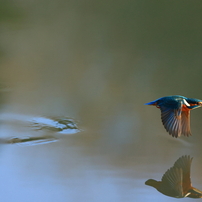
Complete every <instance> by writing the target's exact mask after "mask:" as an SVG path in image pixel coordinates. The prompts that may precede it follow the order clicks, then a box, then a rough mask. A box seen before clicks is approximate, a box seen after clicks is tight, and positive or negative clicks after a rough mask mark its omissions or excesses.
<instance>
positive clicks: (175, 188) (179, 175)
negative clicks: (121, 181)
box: [145, 155, 202, 198]
mask: <svg viewBox="0 0 202 202" xmlns="http://www.w3.org/2000/svg"><path fill="white" fill-rule="evenodd" d="M192 159H193V158H191V157H190V156H186V155H185V156H182V157H180V158H179V159H178V160H177V161H176V162H175V164H174V166H173V167H171V168H170V169H168V170H167V171H166V172H165V174H164V175H163V177H162V179H161V181H156V180H153V179H149V180H147V181H146V182H145V184H146V185H149V186H152V187H154V188H156V189H157V190H158V191H159V192H161V193H162V194H164V195H166V196H171V197H175V198H184V197H189V198H202V192H201V191H200V190H198V189H196V188H194V187H192V183H191V178H190V169H191V163H192Z"/></svg>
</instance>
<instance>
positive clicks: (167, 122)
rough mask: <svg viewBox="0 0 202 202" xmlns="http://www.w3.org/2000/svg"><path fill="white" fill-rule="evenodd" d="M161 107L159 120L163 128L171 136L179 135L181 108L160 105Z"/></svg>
mask: <svg viewBox="0 0 202 202" xmlns="http://www.w3.org/2000/svg"><path fill="white" fill-rule="evenodd" d="M160 109H161V120H162V122H163V125H164V127H165V129H166V130H167V131H168V133H169V134H170V135H172V136H173V137H176V138H177V137H179V136H180V135H181V133H182V122H181V109H171V108H165V107H160Z"/></svg>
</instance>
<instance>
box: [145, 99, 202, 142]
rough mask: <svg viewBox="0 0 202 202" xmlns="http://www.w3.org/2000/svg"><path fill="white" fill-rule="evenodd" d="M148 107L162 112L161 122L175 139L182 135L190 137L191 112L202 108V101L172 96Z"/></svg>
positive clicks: (155, 101)
mask: <svg viewBox="0 0 202 202" xmlns="http://www.w3.org/2000/svg"><path fill="white" fill-rule="evenodd" d="M146 105H154V106H156V107H157V108H160V110H161V120H162V122H163V125H164V127H165V129H166V130H167V132H168V133H169V134H170V135H172V136H173V137H176V138H177V137H179V136H180V135H181V134H183V135H184V136H190V135H191V130H190V110H192V109H195V108H197V107H201V106H202V100H199V99H194V98H186V97H184V96H181V95H172V96H166V97H162V98H159V99H157V100H154V101H152V102H149V103H146Z"/></svg>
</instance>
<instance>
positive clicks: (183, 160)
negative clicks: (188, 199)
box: [174, 155, 193, 193]
mask: <svg viewBox="0 0 202 202" xmlns="http://www.w3.org/2000/svg"><path fill="white" fill-rule="evenodd" d="M192 160H193V158H191V157H190V156H187V155H185V156H182V157H180V158H179V159H178V160H177V161H176V162H175V164H174V167H175V168H181V169H182V171H183V191H184V193H186V192H188V191H189V189H190V187H191V178H190V171H191V163H192Z"/></svg>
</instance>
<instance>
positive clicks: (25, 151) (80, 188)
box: [0, 0, 202, 202]
mask: <svg viewBox="0 0 202 202" xmlns="http://www.w3.org/2000/svg"><path fill="white" fill-rule="evenodd" d="M201 20H202V2H201V1H199V0H196V1H189V0H183V1H182V0H178V1H174V0H170V1H165V0H163V1H158V0H153V1H149V0H133V1H130V0H126V1H120V0H117V1H112V0H107V1H106V0H102V1H100V0H94V1H92V0H86V1H82V0H68V1H62V0H59V1H53V0H50V1H45V0H42V1H38V0H35V1H30V0H29V1H23V0H17V1H1V2H0V30H1V31H0V83H1V100H2V102H1V103H2V104H1V106H2V107H1V113H2V117H4V116H3V115H5V114H9V116H11V117H12V114H15V115H17V116H18V115H19V117H21V115H29V116H33V117H34V116H45V117H51V116H68V117H70V118H73V119H75V120H76V121H77V122H78V126H79V128H80V129H81V132H80V133H78V134H75V135H72V136H66V137H63V138H61V140H60V141H58V142H55V143H52V144H44V145H37V146H32V147H19V146H18V145H3V146H2V150H1V156H0V158H1V159H2V160H1V168H0V169H1V174H0V175H2V176H1V178H2V185H1V186H2V188H1V189H0V190H1V191H0V193H1V197H2V198H3V201H9V202H10V201H48V202H49V201H56V200H57V201H61V202H62V201H68V202H77V201H78V202H80V201H89V202H91V201H95V202H98V201H100V202H101V201H102V202H103V201H105V202H108V201H110V202H112V201H116V202H122V201H146V200H147V201H148V200H151V199H152V200H155V201H162V200H163V201H172V200H173V201H175V199H172V198H168V197H166V196H163V195H161V194H160V193H158V192H157V191H156V190H154V189H152V188H150V187H147V186H145V185H144V182H145V181H146V180H147V179H148V178H156V179H159V180H160V178H161V176H162V174H163V173H164V172H165V171H166V170H167V169H168V168H169V167H171V166H172V165H173V163H174V161H175V160H177V159H178V158H179V157H180V156H181V155H185V154H187V155H189V154H190V155H191V156H193V157H194V162H193V168H192V177H193V184H194V185H195V186H196V187H197V188H199V189H202V183H201V181H202V177H200V176H202V175H201V166H202V159H201V156H200V154H201V141H202V136H201V131H202V126H201V119H202V112H201V109H197V110H196V111H195V110H194V111H193V112H192V113H191V115H192V117H191V128H192V134H193V136H191V137H189V138H187V137H181V138H179V139H174V138H172V137H171V136H169V135H168V133H167V132H166V131H165V129H164V128H163V126H162V124H161V120H160V112H159V110H158V109H156V108H154V107H149V106H144V103H146V102H149V101H152V100H155V99H157V98H159V97H163V96H166V95H175V94H177V95H178V94H179V95H183V96H186V97H193V98H198V99H202V93H201V87H200V85H201V83H200V82H201V77H202V57H201V55H202V37H201V36H202V24H201ZM19 119H20V118H19ZM23 122H25V123H24V124H23V125H25V126H26V124H27V123H26V120H23ZM0 130H1V134H2V135H1V136H2V137H6V138H9V137H13V136H18V137H21V136H29V135H36V136H38V134H37V133H34V134H33V132H32V130H31V128H28V127H24V126H23V127H22V125H17V124H16V121H15V120H14V121H12V122H9V121H6V122H5V121H4V118H2V119H1V125H0ZM46 133H48V132H46ZM16 199H17V200H16ZM187 201H191V200H190V199H188V200H187Z"/></svg>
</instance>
